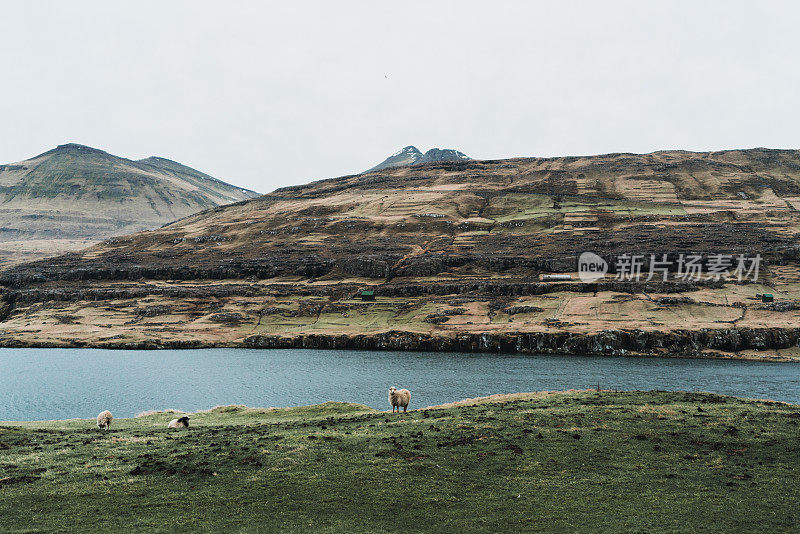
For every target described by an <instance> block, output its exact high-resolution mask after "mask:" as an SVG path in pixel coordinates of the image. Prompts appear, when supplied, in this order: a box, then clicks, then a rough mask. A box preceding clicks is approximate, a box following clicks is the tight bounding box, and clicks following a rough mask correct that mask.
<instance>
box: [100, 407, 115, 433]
mask: <svg viewBox="0 0 800 534" xmlns="http://www.w3.org/2000/svg"><path fill="white" fill-rule="evenodd" d="M112 419H113V417H111V412H109V411H108V410H106V411H104V412H100V413H99V414H97V428H99V429H100V430H108V429H109V428H111V420H112Z"/></svg>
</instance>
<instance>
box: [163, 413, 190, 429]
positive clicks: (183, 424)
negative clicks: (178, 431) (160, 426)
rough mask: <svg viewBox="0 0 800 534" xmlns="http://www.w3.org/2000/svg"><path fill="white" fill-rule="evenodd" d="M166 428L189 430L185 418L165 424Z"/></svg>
mask: <svg viewBox="0 0 800 534" xmlns="http://www.w3.org/2000/svg"><path fill="white" fill-rule="evenodd" d="M167 428H189V418H188V417H187V416H185V415H184V416H183V417H178V418H177V419H173V420H172V421H170V422H169V423H168V424H167Z"/></svg>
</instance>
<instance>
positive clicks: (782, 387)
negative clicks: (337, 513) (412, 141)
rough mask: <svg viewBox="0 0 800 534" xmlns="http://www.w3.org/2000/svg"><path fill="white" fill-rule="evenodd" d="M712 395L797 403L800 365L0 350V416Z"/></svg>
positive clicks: (303, 352)
mask: <svg viewBox="0 0 800 534" xmlns="http://www.w3.org/2000/svg"><path fill="white" fill-rule="evenodd" d="M598 384H599V385H600V387H602V388H616V389H644V390H651V389H663V390H684V391H711V392H715V393H723V394H728V395H737V396H741V397H750V398H763V399H773V400H783V401H789V402H795V403H797V402H800V365H796V364H789V363H761V362H748V361H720V360H685V359H658V358H615V357H588V356H525V355H497V354H451V353H424V352H369V351H330V350H247V349H203V350H159V351H120V350H100V349H0V421H11V420H33V419H64V418H72V417H94V416H95V415H96V414H97V413H98V412H100V411H102V410H105V409H108V410H111V411H112V412H113V413H114V416H115V417H131V416H133V415H135V414H137V413H139V412H141V411H144V410H152V409H165V408H174V409H178V410H185V411H195V410H199V409H206V408H211V407H213V406H216V405H219V404H246V405H248V406H257V407H270V406H300V405H304V404H314V403H319V402H324V401H328V400H336V401H347V402H358V403H362V404H367V405H369V406H372V407H374V408H379V409H386V408H388V406H387V401H386V390H387V388H388V387H389V386H392V385H396V386H398V387H405V388H408V389H410V390H411V392H412V399H411V407H412V408H420V407H424V406H430V405H433V404H441V403H444V402H451V401H455V400H459V399H463V398H466V397H476V396H481V395H489V394H492V393H512V392H519V391H539V390H560V389H584V388H592V387H596V386H597V385H598Z"/></svg>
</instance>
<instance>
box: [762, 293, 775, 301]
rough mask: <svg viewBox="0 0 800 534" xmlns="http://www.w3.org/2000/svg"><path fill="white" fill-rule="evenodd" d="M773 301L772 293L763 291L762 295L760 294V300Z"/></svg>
mask: <svg viewBox="0 0 800 534" xmlns="http://www.w3.org/2000/svg"><path fill="white" fill-rule="evenodd" d="M774 301H775V297H774V296H773V295H772V293H764V294H763V295H761V302H774Z"/></svg>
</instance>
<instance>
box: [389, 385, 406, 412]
mask: <svg viewBox="0 0 800 534" xmlns="http://www.w3.org/2000/svg"><path fill="white" fill-rule="evenodd" d="M409 402H411V392H410V391H408V390H407V389H397V388H396V387H394V386H392V387H390V388H389V404H391V405H392V413H394V411H395V408H396V409H397V413H400V407H401V406H402V407H403V411H404V412H405V411H408V403H409Z"/></svg>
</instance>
